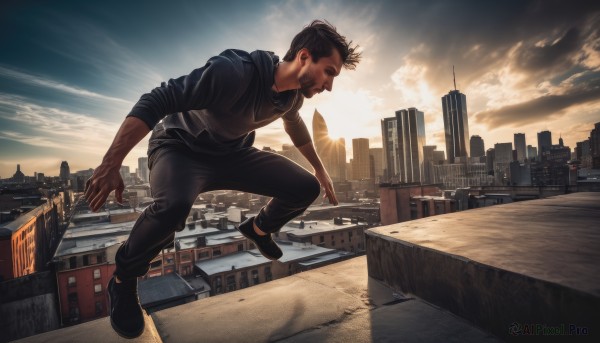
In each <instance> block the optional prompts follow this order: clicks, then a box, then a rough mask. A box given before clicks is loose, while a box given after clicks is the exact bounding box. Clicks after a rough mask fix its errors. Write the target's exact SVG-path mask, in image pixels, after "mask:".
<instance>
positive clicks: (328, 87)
mask: <svg viewBox="0 0 600 343" xmlns="http://www.w3.org/2000/svg"><path fill="white" fill-rule="evenodd" d="M325 89H326V90H327V91H329V92H331V90H332V89H333V79H331V80H328V81H326V82H325Z"/></svg>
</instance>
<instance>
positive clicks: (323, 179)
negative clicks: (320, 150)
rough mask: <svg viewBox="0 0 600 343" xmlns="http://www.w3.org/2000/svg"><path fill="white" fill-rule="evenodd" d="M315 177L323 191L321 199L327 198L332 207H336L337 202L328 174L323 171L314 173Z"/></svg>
mask: <svg viewBox="0 0 600 343" xmlns="http://www.w3.org/2000/svg"><path fill="white" fill-rule="evenodd" d="M315 176H316V177H317V179H318V180H319V183H320V184H321V188H322V189H323V190H324V191H325V194H324V195H323V198H328V199H329V202H330V203H331V204H333V205H337V204H338V201H337V198H336V197H335V191H334V190H333V182H332V181H331V178H330V177H329V174H328V173H327V171H326V170H325V169H322V170H317V171H315Z"/></svg>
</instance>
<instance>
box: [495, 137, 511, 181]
mask: <svg viewBox="0 0 600 343" xmlns="http://www.w3.org/2000/svg"><path fill="white" fill-rule="evenodd" d="M512 152H513V149H512V143H496V144H494V175H495V176H496V181H497V182H498V183H500V184H505V183H506V182H509V181H510V180H509V177H510V175H509V168H510V162H512V161H513V153H512Z"/></svg>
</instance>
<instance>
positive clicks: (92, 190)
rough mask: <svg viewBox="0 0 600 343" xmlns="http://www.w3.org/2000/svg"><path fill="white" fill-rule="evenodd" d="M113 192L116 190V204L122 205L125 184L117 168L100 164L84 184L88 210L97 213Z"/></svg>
mask: <svg viewBox="0 0 600 343" xmlns="http://www.w3.org/2000/svg"><path fill="white" fill-rule="evenodd" d="M113 190H116V191H115V197H116V198H117V202H118V203H122V202H123V190H125V184H124V183H123V178H121V174H120V173H119V168H114V167H108V166H106V165H105V164H101V165H100V166H99V167H98V168H96V170H94V174H93V175H92V177H90V179H89V180H87V182H86V184H85V199H86V200H87V202H88V205H89V206H90V209H91V210H92V211H94V212H96V211H98V209H99V208H100V207H102V205H104V202H105V201H106V198H108V195H109V194H110V192H112V191H113Z"/></svg>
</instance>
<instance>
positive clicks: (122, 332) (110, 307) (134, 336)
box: [106, 281, 146, 339]
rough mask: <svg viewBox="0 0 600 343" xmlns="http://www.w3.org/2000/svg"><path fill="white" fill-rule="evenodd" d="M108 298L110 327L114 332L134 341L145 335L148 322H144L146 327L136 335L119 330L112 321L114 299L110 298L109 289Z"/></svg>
mask: <svg viewBox="0 0 600 343" xmlns="http://www.w3.org/2000/svg"><path fill="white" fill-rule="evenodd" d="M113 282H114V281H113ZM106 293H107V296H108V309H109V311H110V313H109V317H110V326H112V328H113V330H115V332H116V333H117V334H118V335H119V336H121V337H123V338H127V339H133V338H137V337H140V336H141V335H142V333H144V329H145V328H146V320H144V325H143V326H142V329H141V330H140V331H139V332H135V333H129V332H125V331H123V330H121V329H119V328H118V327H117V326H116V325H115V323H114V322H113V319H112V299H111V298H110V291H109V290H108V289H107V292H106Z"/></svg>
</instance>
